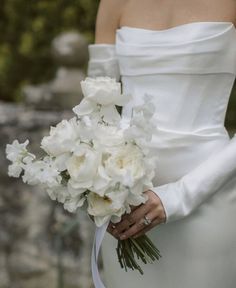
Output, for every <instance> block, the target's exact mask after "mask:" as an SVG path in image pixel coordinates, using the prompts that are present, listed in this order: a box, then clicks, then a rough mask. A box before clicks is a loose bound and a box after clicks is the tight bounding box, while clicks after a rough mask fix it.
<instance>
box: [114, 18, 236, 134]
mask: <svg viewBox="0 0 236 288" xmlns="http://www.w3.org/2000/svg"><path fill="white" fill-rule="evenodd" d="M116 54H117V57H118V61H119V67H120V73H121V76H122V84H123V89H124V92H125V93H132V94H133V95H134V97H135V99H134V101H133V102H131V103H130V104H129V105H127V107H125V109H124V115H125V116H128V115H129V113H130V108H131V107H132V105H135V104H140V103H141V101H142V100H141V96H142V95H143V94H145V93H147V94H151V95H153V96H154V97H155V105H156V111H157V112H156V123H157V125H158V127H159V128H163V129H169V130H175V131H176V130H178V131H188V132H189V131H196V130H201V129H204V128H209V127H219V126H221V127H222V126H223V125H224V119H225V112H226V108H227V104H228V100H229V96H230V92H231V90H232V86H233V83H234V79H235V75H236V29H235V26H234V25H233V23H231V22H194V23H189V24H183V25H179V26H177V27H173V28H170V29H165V30H148V29H142V28H132V27H127V26H124V27H121V28H120V29H118V30H117V34H116Z"/></svg>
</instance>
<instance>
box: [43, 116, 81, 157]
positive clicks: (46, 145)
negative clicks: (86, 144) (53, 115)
mask: <svg viewBox="0 0 236 288" xmlns="http://www.w3.org/2000/svg"><path fill="white" fill-rule="evenodd" d="M78 141H79V131H78V124H77V121H76V118H75V117H74V118H72V119H70V120H69V121H67V120H62V121H61V122H60V123H58V124H57V125H56V127H51V130H50V135H49V136H45V137H44V138H43V139H42V142H41V148H42V149H43V150H44V151H46V152H47V153H48V154H49V155H51V156H55V157H57V156H59V155H61V154H63V153H68V152H70V151H71V149H72V148H73V147H74V145H75V144H76V142H78Z"/></svg>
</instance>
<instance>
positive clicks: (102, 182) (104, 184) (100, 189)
mask: <svg viewBox="0 0 236 288" xmlns="http://www.w3.org/2000/svg"><path fill="white" fill-rule="evenodd" d="M112 184H113V181H112V178H111V177H109V176H108V175H107V173H106V170H105V168H104V166H103V165H99V166H98V170H97V174H96V176H95V178H94V181H93V187H91V189H92V190H93V191H96V194H98V195H100V196H104V195H105V193H106V191H107V189H108V188H109V187H110V186H111V185H112Z"/></svg>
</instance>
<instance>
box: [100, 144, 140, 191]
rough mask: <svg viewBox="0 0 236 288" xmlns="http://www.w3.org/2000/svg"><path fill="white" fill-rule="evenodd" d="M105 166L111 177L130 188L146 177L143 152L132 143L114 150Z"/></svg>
mask: <svg viewBox="0 0 236 288" xmlns="http://www.w3.org/2000/svg"><path fill="white" fill-rule="evenodd" d="M104 166H105V170H106V172H107V174H108V175H109V176H110V177H112V178H113V179H114V180H115V181H117V182H121V183H122V184H123V185H126V186H129V187H132V186H133V185H135V184H137V181H139V180H140V179H142V178H143V176H144V175H145V166H144V163H143V154H142V151H141V150H140V148H139V147H138V146H136V145H134V144H131V143H129V144H127V145H123V146H119V147H117V148H116V149H113V152H112V154H111V156H110V157H108V159H106V160H105V161H104Z"/></svg>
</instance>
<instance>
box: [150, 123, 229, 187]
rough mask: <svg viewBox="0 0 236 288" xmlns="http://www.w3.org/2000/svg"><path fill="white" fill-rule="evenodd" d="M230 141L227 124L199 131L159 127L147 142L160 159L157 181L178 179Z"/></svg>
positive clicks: (158, 182) (165, 181) (161, 182)
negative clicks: (172, 129) (171, 129)
mask: <svg viewBox="0 0 236 288" xmlns="http://www.w3.org/2000/svg"><path fill="white" fill-rule="evenodd" d="M229 141H230V137H229V134H228V132H227V130H226V129H225V127H224V126H222V127H206V128H204V129H199V130H197V131H189V132H186V131H184V132H183V131H170V130H165V129H156V131H154V133H153V136H152V140H151V141H150V142H149V143H147V146H148V147H149V149H150V152H151V154H152V155H153V156H154V157H155V159H156V175H155V179H154V184H155V185H162V184H165V183H168V182H173V181H177V180H178V179H179V178H181V177H182V176H184V175H185V174H187V173H188V172H190V171H191V170H192V169H194V168H195V167H197V166H198V165H199V164H201V163H202V162H203V161H205V160H206V159H207V158H208V157H210V156H211V155H213V154H214V153H217V152H218V151H220V150H221V149H223V148H224V146H225V145H227V144H228V142H229Z"/></svg>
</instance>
